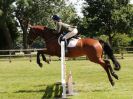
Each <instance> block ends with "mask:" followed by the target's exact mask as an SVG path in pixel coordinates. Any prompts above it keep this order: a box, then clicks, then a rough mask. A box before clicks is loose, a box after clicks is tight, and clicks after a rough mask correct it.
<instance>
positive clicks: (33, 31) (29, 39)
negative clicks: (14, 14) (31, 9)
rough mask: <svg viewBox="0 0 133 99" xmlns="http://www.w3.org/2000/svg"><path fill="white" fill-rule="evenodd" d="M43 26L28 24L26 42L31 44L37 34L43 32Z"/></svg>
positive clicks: (39, 34)
mask: <svg viewBox="0 0 133 99" xmlns="http://www.w3.org/2000/svg"><path fill="white" fill-rule="evenodd" d="M44 28H45V27H44V26H30V27H29V33H28V37H27V43H28V44H29V45H31V44H32V43H33V41H34V40H35V39H36V38H37V37H38V36H41V35H42V33H43V32H44Z"/></svg>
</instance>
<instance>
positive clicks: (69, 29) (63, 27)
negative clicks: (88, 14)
mask: <svg viewBox="0 0 133 99" xmlns="http://www.w3.org/2000/svg"><path fill="white" fill-rule="evenodd" d="M52 19H53V21H54V22H55V24H56V31H57V33H66V34H65V36H64V37H63V38H62V40H64V41H66V40H67V39H69V38H71V37H73V36H75V35H76V34H77V33H78V30H77V27H76V26H71V25H69V24H66V23H63V22H62V20H61V18H60V17H59V16H58V15H53V16H52ZM65 43H66V42H65ZM65 47H66V48H65V52H66V53H67V51H68V50H67V44H65Z"/></svg>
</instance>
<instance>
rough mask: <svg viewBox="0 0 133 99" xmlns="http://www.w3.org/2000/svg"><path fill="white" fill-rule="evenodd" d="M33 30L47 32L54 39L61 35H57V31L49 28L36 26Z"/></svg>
mask: <svg viewBox="0 0 133 99" xmlns="http://www.w3.org/2000/svg"><path fill="white" fill-rule="evenodd" d="M31 28H32V29H35V30H41V31H47V33H48V34H49V36H50V37H53V38H58V36H59V34H57V33H55V32H56V30H55V29H52V28H49V27H47V26H42V25H35V26H31Z"/></svg>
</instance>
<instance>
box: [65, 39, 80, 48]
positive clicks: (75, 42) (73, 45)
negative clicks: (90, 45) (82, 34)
mask: <svg viewBox="0 0 133 99" xmlns="http://www.w3.org/2000/svg"><path fill="white" fill-rule="evenodd" d="M78 40H79V39H74V38H73V39H71V40H70V41H69V43H68V45H67V47H75V46H76V44H77V42H78Z"/></svg>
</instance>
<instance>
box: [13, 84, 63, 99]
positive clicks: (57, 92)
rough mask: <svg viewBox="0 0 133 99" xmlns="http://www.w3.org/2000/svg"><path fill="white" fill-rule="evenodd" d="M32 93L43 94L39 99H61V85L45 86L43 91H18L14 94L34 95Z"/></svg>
mask: <svg viewBox="0 0 133 99" xmlns="http://www.w3.org/2000/svg"><path fill="white" fill-rule="evenodd" d="M34 92H43V93H44V94H43V96H42V98H41V99H48V98H61V96H62V86H61V83H60V82H58V83H55V84H51V85H47V86H46V89H44V90H19V91H16V92H14V93H34Z"/></svg>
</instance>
